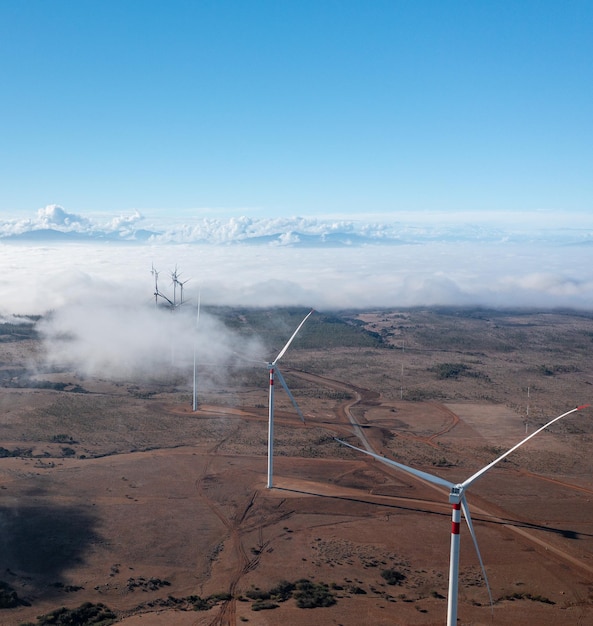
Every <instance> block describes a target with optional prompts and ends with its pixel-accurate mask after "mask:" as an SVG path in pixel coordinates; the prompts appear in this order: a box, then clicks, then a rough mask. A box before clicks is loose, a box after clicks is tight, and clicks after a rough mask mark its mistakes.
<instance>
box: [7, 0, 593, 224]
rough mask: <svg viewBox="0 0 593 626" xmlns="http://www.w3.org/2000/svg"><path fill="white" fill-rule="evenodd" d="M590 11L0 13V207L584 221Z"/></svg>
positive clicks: (58, 9) (229, 4)
mask: <svg viewBox="0 0 593 626" xmlns="http://www.w3.org/2000/svg"><path fill="white" fill-rule="evenodd" d="M592 32H593V2H588V1H581V2H579V1H570V0H569V1H563V2H559V1H558V2H550V1H546V0H540V1H537V2H532V1H529V0H527V1H521V2H465V1H459V2H444V1H443V2H432V1H420V2H411V1H410V2H404V1H397V0H391V1H382V0H374V1H373V2H365V1H350V0H342V1H334V0H325V1H319V0H317V1H308V0H299V1H298V2H297V1H294V2H285V1H281V0H279V1H257V0H251V1H249V2H248V1H241V2H240V1H216V2H215V1H209V0H204V1H201V2H198V1H181V0H176V1H172V2H164V1H159V2H156V1H152V0H137V1H130V0H128V1H126V0H118V1H115V0H104V1H102V2H82V1H80V0H77V1H64V0H54V1H52V2H44V1H41V0H26V1H25V0H2V1H1V2H0V63H1V66H0V68H1V76H2V98H0V120H1V122H0V142H1V144H2V150H1V151H0V211H2V213H3V214H4V216H6V217H8V216H9V215H10V216H13V215H25V214H31V213H33V212H34V211H36V210H37V209H39V208H40V207H43V206H45V205H48V204H52V203H57V204H60V205H62V206H64V207H65V208H66V209H67V210H69V211H73V212H75V213H81V214H86V213H88V214H96V213H100V212H103V211H107V212H120V211H121V212H125V211H131V210H134V209H138V210H140V211H141V212H142V213H143V214H145V215H149V216H150V215H155V216H160V217H163V216H165V215H171V216H173V215H177V216H181V218H183V216H192V217H198V216H200V217H208V216H216V217H229V216H239V215H250V216H253V217H257V218H262V217H275V216H294V215H303V216H308V215H317V216H323V215H348V216H369V215H371V214H372V215H375V214H378V215H381V214H387V215H394V214H396V213H397V212H399V211H412V212H414V211H444V212H449V211H458V210H461V211H471V212H474V211H487V210H488V211H492V210H494V211H499V210H500V211H520V210H540V209H543V210H547V211H553V212H557V211H562V212H570V211H583V212H584V211H590V210H591V199H592V197H593V176H592V175H591V174H592V172H593V158H592V153H593V148H592V146H593V121H592V120H593V118H592V116H591V111H592V110H593V63H592V62H591V61H592V59H593V38H592V37H591V33H592Z"/></svg>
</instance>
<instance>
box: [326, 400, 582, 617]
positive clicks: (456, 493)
mask: <svg viewBox="0 0 593 626" xmlns="http://www.w3.org/2000/svg"><path fill="white" fill-rule="evenodd" d="M588 406H590V405H588V404H584V405H581V406H578V407H576V408H574V409H571V410H570V411H566V413H562V415H559V416H558V417H555V418H554V419H553V420H550V421H549V422H548V423H547V424H544V426H542V427H541V428H538V429H537V430H536V431H534V432H533V433H531V435H529V436H527V437H525V439H523V440H521V441H520V442H519V443H518V444H516V445H514V446H513V447H512V448H511V449H510V450H507V451H506V452H505V453H504V454H502V455H501V456H499V457H498V458H497V459H494V461H492V462H491V463H489V464H488V465H486V466H485V467H483V468H482V469H481V470H479V471H477V472H476V473H475V474H473V475H472V476H470V477H469V478H468V479H467V480H464V481H463V482H462V483H457V484H455V483H452V482H450V481H448V480H445V479H444V478H440V477H439V476H434V475H433V474H429V473H428V472H423V471H421V470H417V469H414V468H413V467H409V466H407V465H403V464H402V463H398V462H397V461H392V460H391V459H386V458H385V457H382V456H379V455H378V454H375V453H374V452H369V451H368V450H363V449H361V448H357V447H356V446H353V445H351V444H349V443H347V442H345V441H342V440H340V439H337V441H339V442H340V443H342V444H344V445H346V446H348V447H349V448H353V449H354V450H358V451H359V452H362V453H363V454H368V455H369V456H372V457H374V458H375V459H378V460H379V461H381V462H382V463H385V464H387V465H392V466H393V467H396V468H398V469H400V470H403V471H404V472H407V473H408V474H411V475H412V476H416V477H417V478H421V479H422V480H425V481H427V482H429V483H432V484H433V485H439V486H440V487H446V488H447V489H449V503H450V504H451V507H452V511H451V556H450V561H449V592H448V596H447V626H456V625H457V603H458V585H459V539H460V537H459V530H460V522H461V513H462V512H463V516H464V517H465V521H466V522H467V526H468V529H469V532H470V535H471V537H472V539H473V542H474V547H475V549H476V554H477V555H478V561H479V562H480V567H481V568H482V575H483V577H484V581H485V582H486V588H487V589H488V596H489V597H490V605H492V604H493V602H492V593H491V592H490V585H489V584H488V576H487V575H486V569H485V568H484V563H483V561H482V555H481V554H480V549H479V548H478V541H477V539H476V534H475V532H474V526H473V524H472V520H471V516H470V512H469V506H468V504H467V501H466V499H465V492H466V490H467V488H468V487H469V486H470V485H472V484H473V483H474V482H475V481H476V480H477V479H478V478H480V476H482V475H483V474H485V473H486V472H487V471H488V470H489V469H491V468H492V467H494V466H495V465H496V464H497V463H499V462H500V461H502V460H503V459H504V458H506V457H507V456H508V455H509V454H510V453H511V452H514V451H515V450H516V449H517V448H519V447H520V446H522V445H523V444H524V443H526V442H527V441H529V440H530V439H531V438H532V437H535V435H537V434H538V433H540V432H541V431H542V430H544V429H546V428H548V426H551V425H552V424H553V423H554V422H557V421H558V420H560V419H562V418H563V417H566V416H567V415H570V414H571V413H574V412H575V411H580V410H582V409H584V408H586V407H588Z"/></svg>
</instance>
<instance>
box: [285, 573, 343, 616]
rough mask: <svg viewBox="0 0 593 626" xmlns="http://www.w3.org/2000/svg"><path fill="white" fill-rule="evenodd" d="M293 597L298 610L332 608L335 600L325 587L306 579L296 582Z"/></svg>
mask: <svg viewBox="0 0 593 626" xmlns="http://www.w3.org/2000/svg"><path fill="white" fill-rule="evenodd" d="M293 595H294V598H295V600H296V603H297V606H298V607H299V609H315V608H317V607H323V606H332V605H333V604H335V603H336V599H335V597H334V595H333V593H332V592H331V591H330V590H329V587H328V586H327V585H325V584H324V583H312V582H311V581H310V580H307V579H302V580H299V581H297V583H296V590H295V592H294V594H293Z"/></svg>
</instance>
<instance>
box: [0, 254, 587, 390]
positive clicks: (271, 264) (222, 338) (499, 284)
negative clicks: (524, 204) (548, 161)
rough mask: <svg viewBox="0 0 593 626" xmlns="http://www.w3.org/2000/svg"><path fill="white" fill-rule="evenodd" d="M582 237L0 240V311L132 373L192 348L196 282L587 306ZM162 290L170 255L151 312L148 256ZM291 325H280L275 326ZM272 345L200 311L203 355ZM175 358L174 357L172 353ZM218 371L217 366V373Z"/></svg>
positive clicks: (402, 303)
mask: <svg viewBox="0 0 593 626" xmlns="http://www.w3.org/2000/svg"><path fill="white" fill-rule="evenodd" d="M590 251H591V247H590V246H589V245H584V244H583V245H574V246H562V245H549V246H546V245H543V244H534V245H518V244H511V243H504V242H501V243H498V244H476V243H466V242H464V243H430V244H422V245H399V246H397V245H392V246H379V245H377V246H358V247H341V248H324V247H321V248H316V247H310V248H307V247H296V248H291V247H274V246H241V245H235V246H226V247H225V246H199V245H195V244H192V245H189V244H188V245H184V244H181V245H180V244H176V245H149V244H141V245H132V244H127V245H125V244H114V243H111V244H109V243H104V244H97V243H92V244H91V243H78V244H75V243H69V244H51V245H44V246H41V245H26V244H24V243H19V244H17V243H10V244H0V260H1V263H2V265H1V266H2V268H3V272H2V274H0V293H2V296H3V298H2V301H1V302H0V317H1V319H2V320H3V321H10V319H11V316H13V315H42V316H43V319H42V320H41V321H40V322H39V323H38V328H39V330H40V331H41V333H42V335H43V337H44V341H45V354H46V358H47V361H48V363H49V364H56V365H57V364H62V365H64V364H66V363H69V364H71V365H72V367H74V368H76V370H77V371H78V372H80V373H82V374H86V375H95V376H109V377H111V378H114V377H116V378H125V377H128V378H129V377H130V376H131V375H132V374H133V373H134V372H142V371H144V372H148V371H150V370H153V369H159V370H161V371H162V370H164V369H166V368H170V367H172V364H175V363H177V364H183V367H184V368H185V371H186V372H187V371H188V366H189V364H190V363H191V362H192V359H193V341H194V336H195V325H196V304H197V300H198V293H199V294H200V298H201V302H202V304H203V305H205V306H206V307H207V306H208V305H238V306H253V307H272V306H281V305H291V306H303V307H313V308H316V309H318V310H322V311H330V310H332V309H333V310H337V309H344V308H354V309H369V308H379V307H387V308H389V307H392V308H393V307H410V306H433V305H460V306H473V305H481V306H487V307H529V308H539V309H551V308H573V309H589V310H590V309H591V308H593V268H592V267H591V264H590ZM153 264H154V267H155V268H156V269H157V270H159V272H160V276H159V288H160V289H161V290H162V291H163V292H164V293H167V294H168V295H169V297H172V286H171V271H172V270H173V269H174V268H175V267H177V268H178V271H179V272H180V280H181V281H186V280H187V281H188V282H187V283H185V289H184V296H185V298H187V299H189V303H188V304H187V306H186V307H185V310H184V311H178V312H176V313H175V314H171V313H170V312H168V311H166V310H156V309H155V301H154V295H153V294H154V278H153V276H152V274H151V267H152V265H153ZM289 332H290V329H287V334H288V333H289ZM280 347H281V346H265V345H263V344H262V343H261V342H260V339H259V338H257V337H254V338H251V339H249V340H247V339H245V338H244V337H239V336H235V335H234V334H232V333H230V332H229V331H228V330H227V329H225V328H224V326H223V325H222V324H221V323H220V322H219V321H218V320H216V319H215V318H213V317H212V316H211V315H208V314H206V313H205V312H203V313H202V314H201V316H200V324H199V332H198V334H197V349H198V353H199V354H200V362H201V363H212V365H213V366H214V367H216V369H220V368H219V367H217V366H221V367H226V366H227V365H228V364H230V363H233V362H236V357H235V356H234V354H235V353H241V354H243V355H244V356H246V357H247V358H256V359H258V360H261V361H262V362H263V361H264V360H265V359H268V358H269V357H271V356H273V354H272V352H273V350H277V349H279V348H280ZM180 366H181V365H180ZM219 374H220V372H218V375H219Z"/></svg>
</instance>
